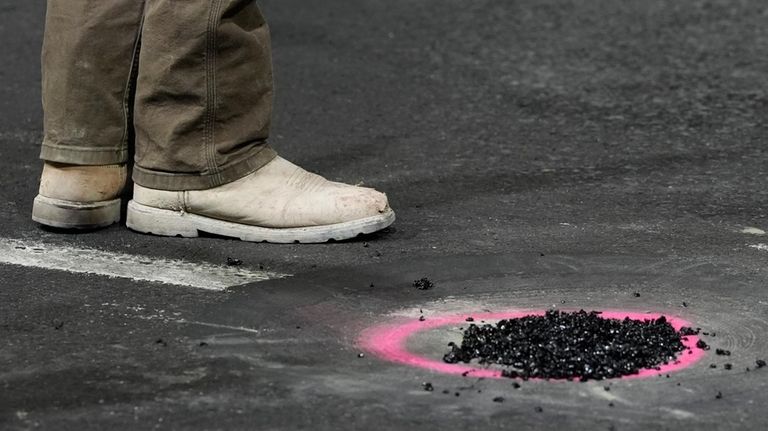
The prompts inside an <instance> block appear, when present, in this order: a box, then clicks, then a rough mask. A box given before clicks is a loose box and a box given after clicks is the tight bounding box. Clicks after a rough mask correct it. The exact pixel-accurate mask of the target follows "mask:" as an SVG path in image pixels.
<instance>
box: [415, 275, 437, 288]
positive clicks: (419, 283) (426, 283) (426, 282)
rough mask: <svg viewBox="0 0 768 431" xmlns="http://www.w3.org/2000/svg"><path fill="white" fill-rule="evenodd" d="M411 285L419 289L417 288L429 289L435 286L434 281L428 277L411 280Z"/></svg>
mask: <svg viewBox="0 0 768 431" xmlns="http://www.w3.org/2000/svg"><path fill="white" fill-rule="evenodd" d="M413 287H415V288H417V289H419V290H429V289H431V288H433V287H435V283H433V282H432V280H430V279H428V278H427V277H424V278H420V279H418V280H414V281H413Z"/></svg>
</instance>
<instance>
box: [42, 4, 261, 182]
mask: <svg viewBox="0 0 768 431" xmlns="http://www.w3.org/2000/svg"><path fill="white" fill-rule="evenodd" d="M42 66H43V82H42V91H43V110H44V114H45V116H44V129H45V136H44V140H43V148H42V154H41V158H43V159H44V160H48V161H53V162H61V163H69V164H77V165H105V164H117V163H126V162H127V161H128V158H129V153H130V152H131V151H130V149H131V148H130V147H131V145H133V144H134V143H135V157H134V161H135V163H134V170H133V179H134V181H135V182H136V183H137V184H140V185H142V186H144V187H149V188H155V189H163V190H192V189H206V188H211V187H216V186H218V185H221V184H225V183H228V182H231V181H234V180H236V179H239V178H241V177H243V176H245V175H247V174H249V173H251V172H253V171H255V170H257V169H258V168H260V167H261V166H263V165H264V164H266V163H267V162H269V161H270V160H272V159H273V158H274V157H275V153H274V151H272V150H271V149H270V148H269V147H268V145H267V143H266V140H267V136H268V133H269V125H270V119H271V111H272V61H271V54H270V40H269V30H268V28H267V24H266V23H265V21H264V18H263V17H262V15H261V13H260V12H259V9H258V8H257V6H256V4H255V2H254V1H253V0H48V12H47V17H46V29H45V39H44V44H43V54H42Z"/></svg>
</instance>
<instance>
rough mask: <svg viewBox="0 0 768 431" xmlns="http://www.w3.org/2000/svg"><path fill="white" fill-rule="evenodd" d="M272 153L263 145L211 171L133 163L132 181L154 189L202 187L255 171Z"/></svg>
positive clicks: (275, 154)
mask: <svg viewBox="0 0 768 431" xmlns="http://www.w3.org/2000/svg"><path fill="white" fill-rule="evenodd" d="M275 157H277V153H276V152H275V150H273V149H272V148H270V147H269V146H267V145H264V146H261V147H257V148H256V149H255V152H254V153H252V154H249V155H248V156H247V157H245V158H244V159H243V160H239V161H237V162H234V163H231V164H229V165H227V166H222V167H221V168H219V171H218V172H217V173H213V174H204V173H194V174H188V173H174V172H163V171H155V170H151V169H146V168H142V167H141V166H136V165H135V166H134V167H133V181H134V182H135V183H136V184H138V185H140V186H142V187H146V188H150V189H156V190H169V191H179V190H205V189H210V188H213V187H218V186H220V185H223V184H227V183H231V182H233V181H237V180H239V179H240V178H243V177H244V176H246V175H248V174H251V173H253V172H255V171H257V170H258V169H259V168H261V167H262V166H264V165H266V164H267V163H269V162H271V161H272V160H273V159H274V158H275Z"/></svg>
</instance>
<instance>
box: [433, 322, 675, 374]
mask: <svg viewBox="0 0 768 431" xmlns="http://www.w3.org/2000/svg"><path fill="white" fill-rule="evenodd" d="M449 346H450V347H451V351H450V352H448V353H447V354H446V355H445V356H444V357H443V360H444V361H445V362H447V363H452V364H453V363H459V362H463V363H469V362H471V361H473V360H477V361H478V362H479V363H480V364H499V365H504V366H506V367H508V368H507V369H505V370H503V371H502V375H504V376H505V377H510V378H522V379H528V378H544V379H569V380H572V379H580V380H582V381H585V380H591V379H595V380H601V379H607V378H613V377H620V376H626V375H631V374H637V373H638V372H639V371H640V370H641V369H643V368H654V367H658V366H659V365H661V364H665V363H668V362H670V361H673V360H675V357H676V356H677V354H678V353H679V352H681V351H683V350H684V349H685V346H684V345H683V344H682V341H681V336H680V333H678V332H677V331H675V329H674V328H673V327H672V325H670V324H669V322H667V320H666V318H665V317H663V316H662V317H660V318H659V319H656V320H644V321H639V320H631V319H624V320H619V319H606V318H603V317H600V313H598V312H595V311H592V312H586V311H584V310H581V311H578V312H561V311H557V310H551V311H548V312H547V313H546V314H545V315H544V316H525V317H522V318H517V319H508V320H501V321H499V322H498V323H497V324H496V325H495V326H494V325H490V324H486V325H482V326H477V325H475V324H472V325H470V326H469V328H467V329H466V330H465V331H464V338H463V340H462V342H461V346H457V345H456V344H455V343H451V344H449Z"/></svg>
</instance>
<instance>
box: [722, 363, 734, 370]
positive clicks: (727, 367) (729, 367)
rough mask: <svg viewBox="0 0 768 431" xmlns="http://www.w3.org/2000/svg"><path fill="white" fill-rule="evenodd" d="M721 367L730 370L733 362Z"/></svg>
mask: <svg viewBox="0 0 768 431" xmlns="http://www.w3.org/2000/svg"><path fill="white" fill-rule="evenodd" d="M723 368H725V369H726V370H732V369H733V364H725V365H723Z"/></svg>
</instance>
